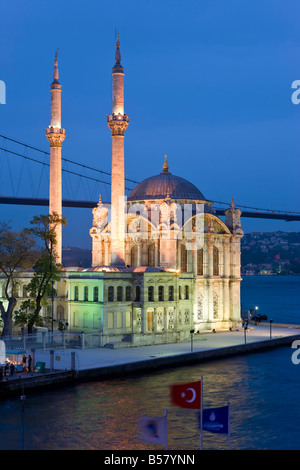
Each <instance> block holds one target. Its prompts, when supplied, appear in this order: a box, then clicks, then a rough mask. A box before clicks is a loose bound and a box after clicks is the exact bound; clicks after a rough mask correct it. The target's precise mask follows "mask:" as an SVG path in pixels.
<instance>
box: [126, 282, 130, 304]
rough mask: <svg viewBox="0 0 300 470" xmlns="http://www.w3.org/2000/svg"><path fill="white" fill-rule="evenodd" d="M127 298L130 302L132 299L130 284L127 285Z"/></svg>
mask: <svg viewBox="0 0 300 470" xmlns="http://www.w3.org/2000/svg"><path fill="white" fill-rule="evenodd" d="M126 300H127V302H130V300H131V287H130V286H126Z"/></svg>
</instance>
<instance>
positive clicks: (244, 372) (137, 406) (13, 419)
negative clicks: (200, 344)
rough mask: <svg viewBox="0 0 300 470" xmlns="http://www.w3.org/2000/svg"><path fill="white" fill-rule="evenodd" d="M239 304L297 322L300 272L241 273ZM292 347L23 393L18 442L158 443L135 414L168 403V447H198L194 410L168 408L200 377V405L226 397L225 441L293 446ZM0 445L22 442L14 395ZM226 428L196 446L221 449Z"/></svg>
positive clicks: (295, 386)
mask: <svg viewBox="0 0 300 470" xmlns="http://www.w3.org/2000/svg"><path fill="white" fill-rule="evenodd" d="M242 303H243V309H249V308H252V307H253V306H255V305H257V306H258V307H259V312H261V313H265V314H266V315H267V316H268V319H270V318H272V319H273V321H274V323H275V322H276V323H290V324H300V277H296V276H295V277H275V276H272V277H271V276H270V277H262V276H258V277H245V278H244V281H243V284H242ZM292 352H293V350H292V349H291V348H290V347H281V348H278V349H274V350H271V351H269V352H266V353H255V354H249V355H246V356H241V357H235V358H229V359H224V360H216V361H211V362H207V363H201V364H199V365H193V366H188V367H179V368H172V369H166V370H162V371H159V372H156V373H149V374H145V375H138V376H132V377H126V378H118V379H113V380H104V381H93V382H88V383H81V384H77V385H76V386H64V387H63V388H60V389H57V390H50V391H45V392H43V393H36V392H32V391H30V392H26V391H25V394H26V397H27V398H26V401H25V414H24V448H25V449H27V450H30V449H34V450H39V449H42V450H62V449H68V450H75V449H82V450H89V449H90V450H109V449H111V450H122V449H123V450H125V449H126V450H142V449H146V450H147V449H148V450H151V449H154V450H159V449H163V447H161V446H156V447H155V446H153V445H151V444H148V443H144V442H142V441H141V440H140V438H139V419H140V417H142V416H160V415H163V413H164V409H165V408H167V410H168V448H169V450H198V449H199V443H200V439H199V429H198V425H197V416H196V411H195V410H187V409H182V408H178V407H175V406H173V405H172V404H171V402H170V399H169V387H170V385H172V384H174V383H179V382H185V381H194V380H199V378H200V377H201V376H202V377H203V406H204V408H211V407H218V406H224V405H226V404H227V402H228V401H229V402H230V410H231V412H230V427H231V447H232V449H236V450H243V449H249V450H254V449H267V450H273V449H278V450H279V449H284V450H299V449H300V431H299V422H300V406H299V403H300V380H299V378H300V364H299V365H295V364H293V362H292V360H291V356H292ZM0 417H1V419H0V449H1V450H2V449H7V450H10V449H12V450H13V449H19V448H20V444H21V402H20V399H18V398H14V399H6V400H2V401H0ZM227 448H228V438H227V435H215V434H211V433H208V432H204V433H203V449H227Z"/></svg>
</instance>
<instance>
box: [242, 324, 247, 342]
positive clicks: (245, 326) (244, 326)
mask: <svg viewBox="0 0 300 470" xmlns="http://www.w3.org/2000/svg"><path fill="white" fill-rule="evenodd" d="M242 326H243V328H244V338H245V344H246V342H247V341H246V331H247V330H248V322H247V321H244V322H243V324H242Z"/></svg>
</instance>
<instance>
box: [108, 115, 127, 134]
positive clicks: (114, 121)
mask: <svg viewBox="0 0 300 470" xmlns="http://www.w3.org/2000/svg"><path fill="white" fill-rule="evenodd" d="M128 124H129V117H128V116H127V114H125V113H124V114H121V113H118V114H115V113H113V114H110V115H109V116H107V125H108V127H109V128H110V130H111V132H112V135H124V131H125V130H126V129H127V127H128Z"/></svg>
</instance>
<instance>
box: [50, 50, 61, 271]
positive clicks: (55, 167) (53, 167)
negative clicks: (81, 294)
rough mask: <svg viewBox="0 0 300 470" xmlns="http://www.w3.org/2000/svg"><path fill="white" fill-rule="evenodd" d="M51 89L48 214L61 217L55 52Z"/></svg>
mask: <svg viewBox="0 0 300 470" xmlns="http://www.w3.org/2000/svg"><path fill="white" fill-rule="evenodd" d="M50 90H51V123H50V126H49V127H48V128H47V129H46V137H47V139H48V140H49V142H50V184H49V214H52V213H53V212H56V213H57V214H58V215H59V216H60V217H62V179H61V146H62V142H63V141H64V140H65V138H66V131H65V129H62V128H61V84H60V83H59V81H58V65H57V52H56V54H55V59H54V71H53V82H52V84H51V87H50ZM56 242H57V245H56V248H57V253H56V254H57V257H56V261H57V263H61V261H62V225H59V226H58V227H57V229H56Z"/></svg>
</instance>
